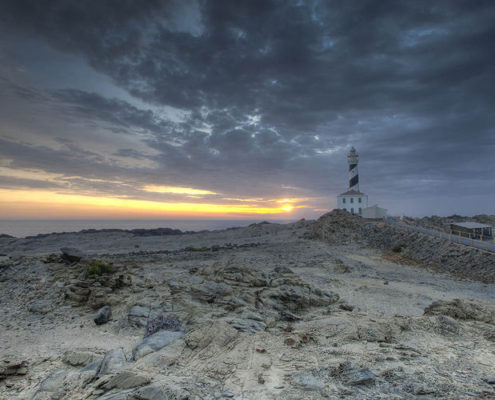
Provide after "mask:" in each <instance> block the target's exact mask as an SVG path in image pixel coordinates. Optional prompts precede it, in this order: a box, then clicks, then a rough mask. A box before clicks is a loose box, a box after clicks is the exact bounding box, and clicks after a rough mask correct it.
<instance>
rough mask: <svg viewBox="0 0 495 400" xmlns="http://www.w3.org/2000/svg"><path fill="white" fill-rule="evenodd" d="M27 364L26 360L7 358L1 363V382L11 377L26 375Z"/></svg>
mask: <svg viewBox="0 0 495 400" xmlns="http://www.w3.org/2000/svg"><path fill="white" fill-rule="evenodd" d="M26 374H27V362H26V361H24V360H22V361H21V360H17V359H10V358H6V359H3V360H2V361H1V362H0V380H2V379H5V378H7V377H9V376H15V375H26Z"/></svg>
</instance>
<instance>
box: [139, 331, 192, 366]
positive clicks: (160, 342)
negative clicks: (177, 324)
mask: <svg viewBox="0 0 495 400" xmlns="http://www.w3.org/2000/svg"><path fill="white" fill-rule="evenodd" d="M182 336H184V332H182V331H159V332H157V333H154V334H153V335H151V336H148V337H147V338H145V339H143V340H142V341H141V342H140V343H138V344H137V345H136V346H135V347H134V348H133V349H132V358H133V359H134V360H138V359H140V358H142V357H144V356H146V355H148V354H150V353H153V352H155V351H158V350H160V349H162V348H163V347H165V346H168V345H169V344H171V343H173V342H175V341H176V340H177V339H180V338H181V337H182Z"/></svg>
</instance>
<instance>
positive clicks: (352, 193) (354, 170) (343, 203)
mask: <svg viewBox="0 0 495 400" xmlns="http://www.w3.org/2000/svg"><path fill="white" fill-rule="evenodd" d="M358 162H359V156H358V154H357V152H356V149H355V148H354V147H351V150H350V151H349V154H348V155H347V163H348V164H349V189H348V190H347V192H344V193H342V194H339V195H338V196H337V205H338V208H339V209H341V210H346V211H348V212H350V213H351V214H357V215H362V213H363V209H365V208H367V207H368V196H367V195H366V194H364V193H361V192H360V191H359V173H358Z"/></svg>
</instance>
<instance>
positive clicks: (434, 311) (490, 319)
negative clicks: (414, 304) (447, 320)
mask: <svg viewBox="0 0 495 400" xmlns="http://www.w3.org/2000/svg"><path fill="white" fill-rule="evenodd" d="M424 314H425V315H448V316H449V317H451V318H455V319H459V320H472V321H481V322H486V323H487V324H495V306H493V305H492V304H486V303H482V302H480V301H474V300H461V299H454V300H452V301H444V300H438V301H435V302H433V303H432V304H430V305H429V306H428V307H426V308H425V310H424Z"/></svg>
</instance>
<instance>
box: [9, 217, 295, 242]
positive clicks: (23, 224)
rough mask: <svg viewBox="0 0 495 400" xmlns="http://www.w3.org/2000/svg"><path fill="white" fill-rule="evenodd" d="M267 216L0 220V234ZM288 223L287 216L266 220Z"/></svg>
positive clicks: (206, 224) (211, 223)
mask: <svg viewBox="0 0 495 400" xmlns="http://www.w3.org/2000/svg"><path fill="white" fill-rule="evenodd" d="M261 221H267V220H261V219H260V220H251V219H250V220H247V219H240V220H234V219H153V220H152V219H150V220H139V219H128V220H125V219H120V220H118V219H112V220H103V219H46V220H41V219H39V220H5V219H4V220H0V234H7V235H11V236H15V237H18V238H21V237H25V236H33V235H38V234H40V233H52V232H78V231H80V230H83V229H136V228H143V229H155V228H173V229H180V230H181V231H201V230H205V229H207V230H215V229H225V228H232V227H238V226H248V225H250V224H253V223H256V222H261ZM268 221H270V222H277V223H287V222H290V220H268Z"/></svg>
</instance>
